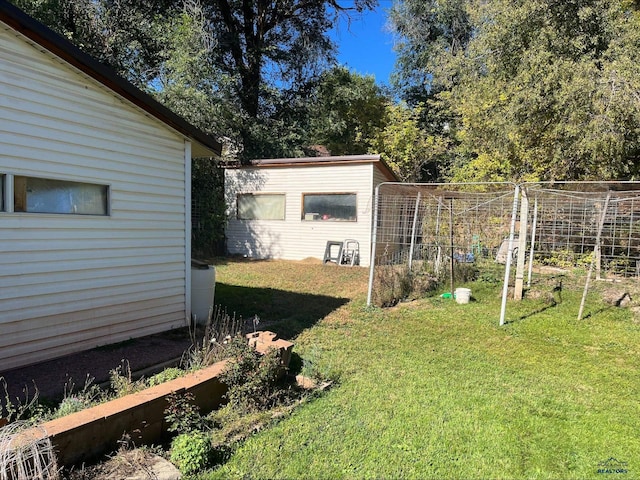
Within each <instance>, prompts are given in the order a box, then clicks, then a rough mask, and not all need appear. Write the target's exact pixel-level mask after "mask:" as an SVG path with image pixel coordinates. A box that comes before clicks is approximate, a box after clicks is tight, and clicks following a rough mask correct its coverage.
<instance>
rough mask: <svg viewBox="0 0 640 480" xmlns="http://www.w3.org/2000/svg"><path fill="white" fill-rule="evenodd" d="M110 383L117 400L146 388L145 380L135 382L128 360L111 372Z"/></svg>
mask: <svg viewBox="0 0 640 480" xmlns="http://www.w3.org/2000/svg"><path fill="white" fill-rule="evenodd" d="M109 383H110V385H111V390H113V392H114V395H115V396H116V398H119V397H124V396H125V395H130V394H132V393H135V392H139V391H140V390H142V389H143V388H144V386H145V385H144V381H143V380H133V377H132V374H131V365H129V361H128V360H122V361H121V362H120V365H118V366H117V367H116V368H114V369H113V370H111V371H109Z"/></svg>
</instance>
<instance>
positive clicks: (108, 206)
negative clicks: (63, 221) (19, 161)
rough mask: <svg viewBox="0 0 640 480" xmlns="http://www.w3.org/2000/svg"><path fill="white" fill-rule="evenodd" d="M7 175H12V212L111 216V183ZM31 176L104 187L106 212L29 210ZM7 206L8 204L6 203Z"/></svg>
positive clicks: (36, 177) (35, 177)
mask: <svg viewBox="0 0 640 480" xmlns="http://www.w3.org/2000/svg"><path fill="white" fill-rule="evenodd" d="M6 177H10V178H11V183H12V185H11V187H12V188H11V192H10V193H11V198H10V201H11V212H12V213H19V214H27V215H56V216H65V217H66V216H78V217H110V216H111V185H110V184H107V183H93V182H87V181H79V180H70V179H67V178H64V179H63V178H56V177H40V176H35V175H23V174H13V175H6ZM29 178H33V179H37V180H49V181H52V182H61V183H66V184H77V185H89V186H92V187H99V188H103V189H104V190H105V199H104V202H105V204H104V213H77V212H55V211H51V212H34V211H28V210H27V192H26V188H27V181H26V180H28V179H29ZM22 179H25V183H24V186H23V187H21V189H24V190H25V191H24V192H23V195H24V199H23V200H22V206H21V209H20V210H18V209H16V206H17V205H18V204H19V203H21V202H16V197H17V196H18V195H20V192H19V191H18V190H19V188H18V185H17V183H18V182H21V181H22ZM5 206H6V205H5Z"/></svg>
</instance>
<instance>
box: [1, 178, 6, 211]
mask: <svg viewBox="0 0 640 480" xmlns="http://www.w3.org/2000/svg"><path fill="white" fill-rule="evenodd" d="M6 178H7V177H6V176H4V175H0V212H4V211H5V207H4V182H6V181H7V180H6Z"/></svg>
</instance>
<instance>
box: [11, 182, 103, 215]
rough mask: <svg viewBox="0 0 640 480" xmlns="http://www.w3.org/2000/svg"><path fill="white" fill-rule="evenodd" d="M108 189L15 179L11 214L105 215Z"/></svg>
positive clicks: (80, 183) (99, 186)
mask: <svg viewBox="0 0 640 480" xmlns="http://www.w3.org/2000/svg"><path fill="white" fill-rule="evenodd" d="M108 199H109V187H108V186H106V185H95V184H92V183H82V182H69V181H66V180H51V179H47V178H35V177H20V176H16V177H14V210H15V211H16V212H27V213H61V214H71V215H108V214H109V210H108Z"/></svg>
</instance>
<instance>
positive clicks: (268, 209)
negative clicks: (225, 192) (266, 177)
mask: <svg viewBox="0 0 640 480" xmlns="http://www.w3.org/2000/svg"><path fill="white" fill-rule="evenodd" d="M284 199H285V196H284V194H282V193H256V194H254V193H244V194H240V195H238V218H239V219H240V220H284V207H285V203H284Z"/></svg>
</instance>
